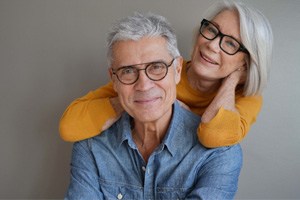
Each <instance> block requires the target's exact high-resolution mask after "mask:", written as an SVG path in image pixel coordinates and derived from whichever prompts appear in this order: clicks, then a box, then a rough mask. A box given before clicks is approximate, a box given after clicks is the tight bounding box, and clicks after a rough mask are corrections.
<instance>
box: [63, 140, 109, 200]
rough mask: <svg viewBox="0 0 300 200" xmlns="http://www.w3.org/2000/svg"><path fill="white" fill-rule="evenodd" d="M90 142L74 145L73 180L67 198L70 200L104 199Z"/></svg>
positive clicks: (66, 199)
mask: <svg viewBox="0 0 300 200" xmlns="http://www.w3.org/2000/svg"><path fill="white" fill-rule="evenodd" d="M88 142H89V141H88V140H84V141H81V142H77V143H75V144H74V145H73V152H72V161H71V180H70V185H69V188H68V191H67V194H66V196H65V200H68V199H70V200H71V199H82V200H85V199H104V197H103V194H102V192H101V190H100V185H99V178H98V171H97V167H96V163H95V160H94V159H93V155H92V153H91V151H90V150H89V147H88Z"/></svg>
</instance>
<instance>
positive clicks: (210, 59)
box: [200, 52, 219, 65]
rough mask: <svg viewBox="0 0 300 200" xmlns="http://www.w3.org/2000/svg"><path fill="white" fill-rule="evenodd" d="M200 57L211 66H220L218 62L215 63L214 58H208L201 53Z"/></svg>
mask: <svg viewBox="0 0 300 200" xmlns="http://www.w3.org/2000/svg"><path fill="white" fill-rule="evenodd" d="M200 56H201V58H202V59H203V60H205V61H206V62H208V63H210V64H213V65H218V64H219V63H217V62H216V61H214V60H213V59H212V58H210V57H208V56H206V55H204V54H202V53H201V52H200Z"/></svg>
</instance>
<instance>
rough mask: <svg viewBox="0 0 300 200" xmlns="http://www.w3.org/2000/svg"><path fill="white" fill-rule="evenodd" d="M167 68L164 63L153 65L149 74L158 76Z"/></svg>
mask: <svg viewBox="0 0 300 200" xmlns="http://www.w3.org/2000/svg"><path fill="white" fill-rule="evenodd" d="M165 68H166V65H165V64H164V63H152V64H151V65H150V66H149V68H148V72H149V73H152V74H157V73H161V72H163V71H164V70H165Z"/></svg>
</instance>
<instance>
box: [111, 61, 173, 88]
mask: <svg viewBox="0 0 300 200" xmlns="http://www.w3.org/2000/svg"><path fill="white" fill-rule="evenodd" d="M176 58H177V57H175V58H173V59H172V60H171V62H170V64H166V63H165V62H148V63H141V64H135V65H129V66H123V67H120V68H118V69H117V70H114V69H112V74H113V75H115V76H116V77H117V79H118V80H119V81H120V82H121V83H122V84H124V85H132V84H134V83H136V82H137V81H138V80H139V77H140V73H139V72H140V71H142V70H145V74H146V76H147V77H148V78H149V79H150V80H152V81H160V80H162V79H164V78H165V77H166V76H167V74H168V71H169V67H170V66H172V64H173V63H174V60H175V59H176ZM155 63H161V64H163V65H164V66H165V67H166V72H165V74H164V76H162V77H161V78H159V79H153V78H151V77H150V76H149V74H148V73H147V69H148V68H149V67H150V66H151V64H155ZM137 65H146V67H145V68H143V69H138V68H137V67H136V66H137ZM127 67H131V68H134V69H135V70H137V76H136V79H135V80H134V81H132V82H128V83H127V82H124V81H122V80H121V79H120V78H119V76H118V74H117V72H118V71H120V70H122V69H124V68H127Z"/></svg>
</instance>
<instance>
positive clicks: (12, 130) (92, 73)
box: [0, 0, 300, 199]
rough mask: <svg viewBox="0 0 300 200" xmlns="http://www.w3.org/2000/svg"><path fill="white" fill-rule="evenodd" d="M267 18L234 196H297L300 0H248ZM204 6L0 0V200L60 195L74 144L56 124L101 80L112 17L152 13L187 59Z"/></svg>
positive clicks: (129, 0)
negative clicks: (264, 84)
mask: <svg viewBox="0 0 300 200" xmlns="http://www.w3.org/2000/svg"><path fill="white" fill-rule="evenodd" d="M247 2H249V3H250V4H251V5H252V6H254V7H257V8H259V9H260V10H261V11H262V12H263V13H264V14H265V15H266V16H267V17H268V18H269V20H270V22H271V24H272V27H273V31H274V36H275V45H274V59H273V65H272V70H271V77H270V80H269V85H268V88H267V89H266V91H265V93H264V106H263V109H262V112H261V113H260V115H259V117H258V121H257V123H256V124H255V125H254V126H253V127H252V129H251V131H250V133H249V135H248V137H247V138H246V139H245V140H244V141H243V142H242V147H243V152H244V166H243V169H242V173H241V176H240V182H239V191H238V194H237V199H300V189H299V188H300V145H299V144H300V135H299V134H300V131H299V128H300V123H299V117H300V109H299V102H300V90H299V85H300V42H299V41H300V39H299V35H300V22H299V19H300V1H299V0H286V1H282V0H247ZM210 4H211V1H210V0H85V1H83V0H0V70H1V71H0V92H1V97H0V106H1V110H0V126H1V130H0V131H1V132H0V133H1V135H0V136H1V138H0V159H1V160H0V161H1V163H0V199H7V198H18V199H21V198H22V199H34V198H36V199H37V198H40V199H41V198H43V199H48V198H58V199H62V198H63V196H64V193H65V191H66V189H67V185H68V182H69V176H70V175H69V163H70V156H71V148H72V144H70V143H65V142H63V141H62V140H60V138H59V134H58V122H59V118H60V116H61V114H62V112H63V111H64V109H65V108H66V107H67V105H68V104H69V103H70V102H71V101H72V100H73V99H75V98H77V97H80V96H82V95H84V94H85V93H87V92H88V91H89V90H93V89H96V88H97V87H98V86H100V85H102V84H104V83H106V82H107V81H108V74H107V66H106V59H105V49H106V47H105V39H106V33H107V30H108V29H109V27H110V26H111V24H112V23H113V22H115V20H117V19H119V18H121V17H124V16H127V15H131V14H132V13H133V12H134V11H141V12H146V11H152V12H154V13H157V14H161V15H164V16H165V17H167V18H168V19H169V20H170V22H171V23H172V25H173V26H174V28H175V30H176V33H177V36H178V41H179V49H180V50H181V53H182V55H183V56H184V57H185V58H186V59H189V55H190V52H191V49H192V37H193V34H192V32H193V29H194V28H195V27H198V26H199V23H200V21H201V19H202V15H201V14H202V13H203V11H204V10H205V9H206V8H208V6H209V5H210Z"/></svg>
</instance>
